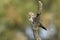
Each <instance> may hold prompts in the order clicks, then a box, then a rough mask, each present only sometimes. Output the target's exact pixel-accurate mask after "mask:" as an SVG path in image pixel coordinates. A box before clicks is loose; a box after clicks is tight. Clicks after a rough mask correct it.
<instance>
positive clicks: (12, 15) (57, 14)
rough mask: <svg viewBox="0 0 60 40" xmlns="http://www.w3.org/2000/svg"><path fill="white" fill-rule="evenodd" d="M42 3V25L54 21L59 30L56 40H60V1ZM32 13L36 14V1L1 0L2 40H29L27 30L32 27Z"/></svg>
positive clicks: (42, 0) (0, 31)
mask: <svg viewBox="0 0 60 40" xmlns="http://www.w3.org/2000/svg"><path fill="white" fill-rule="evenodd" d="M40 1H41V2H42V3H43V10H42V14H41V21H42V23H43V24H44V25H48V23H49V22H47V23H46V21H51V19H53V22H54V24H55V25H56V28H57V37H56V40H60V0H40ZM30 11H32V12H34V13H36V11H37V5H36V0H0V40H28V37H27V36H26V35H25V29H26V26H27V25H30V24H29V21H28V13H29V12H30ZM51 15H53V17H52V16H51ZM47 17H48V18H47ZM18 32H20V33H18Z"/></svg>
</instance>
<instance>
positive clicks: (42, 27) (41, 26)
mask: <svg viewBox="0 0 60 40" xmlns="http://www.w3.org/2000/svg"><path fill="white" fill-rule="evenodd" d="M39 27H41V28H43V29H45V30H47V29H46V28H45V27H44V26H43V25H42V24H40V25H39Z"/></svg>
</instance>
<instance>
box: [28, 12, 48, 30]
mask: <svg viewBox="0 0 60 40" xmlns="http://www.w3.org/2000/svg"><path fill="white" fill-rule="evenodd" d="M39 16H40V14H37V15H34V13H33V12H29V21H30V22H31V23H33V24H34V22H38V27H41V28H43V29H45V30H47V29H46V28H45V27H44V26H43V25H42V23H40V22H39V19H38V17H39Z"/></svg>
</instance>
